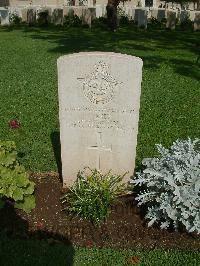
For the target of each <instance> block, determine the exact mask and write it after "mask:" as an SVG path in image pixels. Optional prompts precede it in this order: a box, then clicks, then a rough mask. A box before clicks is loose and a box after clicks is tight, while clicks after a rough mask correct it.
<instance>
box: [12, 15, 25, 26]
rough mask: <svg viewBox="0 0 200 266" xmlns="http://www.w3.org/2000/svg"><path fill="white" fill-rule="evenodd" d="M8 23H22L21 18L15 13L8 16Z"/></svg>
mask: <svg viewBox="0 0 200 266" xmlns="http://www.w3.org/2000/svg"><path fill="white" fill-rule="evenodd" d="M9 22H10V24H11V25H19V24H20V23H21V22H22V18H21V17H20V16H19V15H18V14H17V13H12V14H10V15H9Z"/></svg>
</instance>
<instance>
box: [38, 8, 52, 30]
mask: <svg viewBox="0 0 200 266" xmlns="http://www.w3.org/2000/svg"><path fill="white" fill-rule="evenodd" d="M37 15H38V18H37V22H38V25H39V26H47V25H48V24H49V22H50V16H49V11H48V10H41V11H38V14H37Z"/></svg>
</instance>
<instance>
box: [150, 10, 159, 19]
mask: <svg viewBox="0 0 200 266" xmlns="http://www.w3.org/2000/svg"><path fill="white" fill-rule="evenodd" d="M157 16H158V9H157V8H151V17H152V18H155V19H157Z"/></svg>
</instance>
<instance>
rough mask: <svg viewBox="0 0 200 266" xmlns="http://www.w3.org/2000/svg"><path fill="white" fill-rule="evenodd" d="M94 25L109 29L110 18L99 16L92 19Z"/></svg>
mask: <svg viewBox="0 0 200 266" xmlns="http://www.w3.org/2000/svg"><path fill="white" fill-rule="evenodd" d="M92 25H93V26H94V27H97V28H102V29H105V28H106V29H107V27H108V26H107V25H108V20H107V18H105V17H99V18H95V19H93V20H92Z"/></svg>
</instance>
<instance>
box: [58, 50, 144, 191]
mask: <svg viewBox="0 0 200 266" xmlns="http://www.w3.org/2000/svg"><path fill="white" fill-rule="evenodd" d="M142 65H143V62H142V60H141V59H140V58H137V57H134V56H130V55H122V54H115V53H109V52H108V53H103V52H91V53H87V52H85V53H78V54H71V55H66V56H62V57H60V58H59V59H58V89H59V118H60V137H61V158H62V174H63V183H64V186H71V185H72V184H73V182H74V181H75V180H76V177H77V173H78V171H79V170H82V169H83V168H84V167H87V166H89V167H90V168H92V169H94V168H96V169H98V170H101V171H102V172H103V173H105V172H107V171H109V170H112V173H113V174H124V173H125V172H127V171H128V172H129V174H128V175H127V176H126V179H125V180H126V181H128V180H129V177H130V176H132V174H133V172H134V165H135V156H136V145H137V133H138V120H139V107H140V91H141V81H142Z"/></svg>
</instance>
